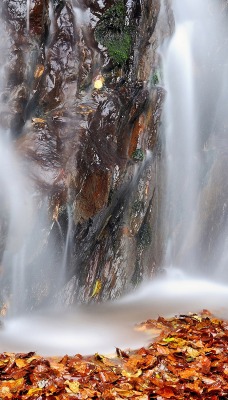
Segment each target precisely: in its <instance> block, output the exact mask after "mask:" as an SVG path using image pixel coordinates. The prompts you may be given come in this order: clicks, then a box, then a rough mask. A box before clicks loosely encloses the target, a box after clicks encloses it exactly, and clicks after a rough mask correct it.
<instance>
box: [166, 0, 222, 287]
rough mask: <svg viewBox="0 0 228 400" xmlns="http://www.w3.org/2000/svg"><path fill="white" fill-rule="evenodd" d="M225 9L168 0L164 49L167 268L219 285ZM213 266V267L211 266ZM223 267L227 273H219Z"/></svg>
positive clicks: (197, 1)
mask: <svg viewBox="0 0 228 400" xmlns="http://www.w3.org/2000/svg"><path fill="white" fill-rule="evenodd" d="M223 7H227V6H225V2H222V1H217V2H215V1H207V2H205V1H200V0H184V1H181V0H173V10H174V15H175V21H176V29H175V33H174V35H173V37H172V39H171V40H170V42H168V43H166V44H165V45H164V46H163V50H162V54H163V64H164V83H165V87H166V90H167V99H166V104H165V112H164V120H165V122H164V124H165V132H166V171H167V185H166V188H167V191H166V196H165V206H164V215H165V218H164V223H165V231H166V243H167V247H166V256H165V264H166V265H173V266H175V267H179V268H181V269H182V270H183V269H185V270H186V271H190V272H191V273H192V272H193V271H194V273H200V274H203V275H206V276H210V275H212V276H213V278H218V279H221V280H224V278H227V273H226V274H225V275H226V276H224V273H225V270H224V269H223V272H222V267H221V265H222V264H224V261H222V260H225V259H227V245H226V244H227V195H228V188H227V176H226V173H225V170H226V168H227V161H228V155H227V148H228V139H227V126H228V125H227V122H228V121H227V110H226V97H227V93H228V79H227V76H228V75H227V73H228V56H227V49H226V47H227V38H228V30H227V24H226V18H227V15H226V12H225V10H223V12H221V10H222V8H223ZM215 263H216V265H215ZM224 268H225V267H224Z"/></svg>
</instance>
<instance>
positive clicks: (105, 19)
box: [95, 0, 132, 65]
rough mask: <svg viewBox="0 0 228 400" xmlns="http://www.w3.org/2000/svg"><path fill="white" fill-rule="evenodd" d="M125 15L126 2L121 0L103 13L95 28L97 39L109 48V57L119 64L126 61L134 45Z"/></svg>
mask: <svg viewBox="0 0 228 400" xmlns="http://www.w3.org/2000/svg"><path fill="white" fill-rule="evenodd" d="M125 17H126V10H125V6H124V3H123V1H122V0H119V1H117V2H116V4H114V5H113V6H112V7H110V8H109V9H108V10H107V11H106V12H105V13H104V14H103V16H102V17H101V19H100V21H99V22H98V24H97V26H96V28H95V39H96V40H97V42H99V43H100V44H102V46H104V47H106V48H107V51H108V54H109V57H110V58H111V59H112V60H113V61H114V63H115V64H118V65H123V64H124V63H126V61H127V60H128V58H129V56H130V52H131V46H132V38H131V35H130V31H129V27H127V26H126V24H125Z"/></svg>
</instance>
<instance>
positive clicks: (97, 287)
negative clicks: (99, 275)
mask: <svg viewBox="0 0 228 400" xmlns="http://www.w3.org/2000/svg"><path fill="white" fill-rule="evenodd" d="M101 287H102V285H101V281H100V280H99V279H98V280H97V281H96V283H95V286H94V288H93V293H92V297H94V296H96V295H97V294H99V293H100V291H101Z"/></svg>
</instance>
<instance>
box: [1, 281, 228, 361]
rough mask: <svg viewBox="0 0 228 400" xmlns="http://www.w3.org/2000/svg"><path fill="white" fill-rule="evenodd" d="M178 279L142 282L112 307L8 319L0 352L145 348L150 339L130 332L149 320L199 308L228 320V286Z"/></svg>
mask: <svg viewBox="0 0 228 400" xmlns="http://www.w3.org/2000/svg"><path fill="white" fill-rule="evenodd" d="M180 275H181V274H180ZM180 275H179V277H178V278H176V279H173V278H171V279H170V278H167V279H164V280H158V281H156V282H151V283H149V284H144V285H142V286H141V287H140V288H139V289H138V290H137V291H135V292H134V293H131V294H130V295H127V296H125V297H123V298H122V299H121V300H119V301H116V302H113V303H108V304H104V305H91V306H87V307H78V308H75V309H72V310H70V311H68V312H66V311H62V312H58V313H53V311H52V312H44V313H41V312H40V313H39V314H35V315H34V314H33V315H31V316H27V317H20V318H13V319H12V320H10V319H9V320H6V321H5V322H4V327H3V328H2V330H1V333H0V351H1V352H3V351H15V352H29V351H36V352H38V353H40V354H42V355H64V354H69V355H73V354H76V353H82V354H91V353H95V352H100V353H113V352H114V351H115V347H120V348H122V349H126V348H137V347H140V346H143V345H147V344H148V343H149V341H150V338H148V336H147V335H145V334H143V333H140V332H136V331H134V327H135V324H137V323H140V322H142V321H144V320H146V319H148V318H157V317H158V316H159V315H163V316H171V315H176V314H179V313H188V312H198V311H200V310H202V309H203V308H207V309H209V310H210V311H212V312H213V313H215V314H216V315H217V316H219V317H224V318H228V287H227V286H224V285H221V284H216V283H212V282H209V281H205V280H196V279H187V278H186V277H184V276H182V277H181V276H180Z"/></svg>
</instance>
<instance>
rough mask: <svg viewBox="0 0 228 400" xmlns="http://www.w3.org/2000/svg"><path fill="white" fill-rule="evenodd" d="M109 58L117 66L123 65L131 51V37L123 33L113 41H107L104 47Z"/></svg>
mask: <svg viewBox="0 0 228 400" xmlns="http://www.w3.org/2000/svg"><path fill="white" fill-rule="evenodd" d="M105 47H107V50H108V54H109V56H110V57H111V58H112V60H113V61H114V62H115V63H116V64H119V65H123V64H124V63H125V62H126V61H127V60H128V58H129V55H130V49H131V36H130V34H129V33H127V32H124V33H123V34H122V35H120V36H119V38H118V37H116V38H115V40H110V41H107V43H106V46H105Z"/></svg>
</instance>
